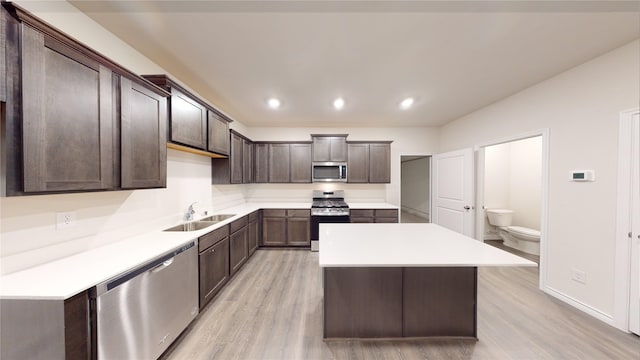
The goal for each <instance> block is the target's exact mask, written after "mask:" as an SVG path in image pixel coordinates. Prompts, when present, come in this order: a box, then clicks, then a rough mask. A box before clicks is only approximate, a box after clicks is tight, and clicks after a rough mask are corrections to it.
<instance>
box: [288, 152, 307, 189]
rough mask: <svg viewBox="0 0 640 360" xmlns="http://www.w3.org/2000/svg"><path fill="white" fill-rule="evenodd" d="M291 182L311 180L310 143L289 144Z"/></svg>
mask: <svg viewBox="0 0 640 360" xmlns="http://www.w3.org/2000/svg"><path fill="white" fill-rule="evenodd" d="M290 151H291V182H292V183H310V182H311V144H290Z"/></svg>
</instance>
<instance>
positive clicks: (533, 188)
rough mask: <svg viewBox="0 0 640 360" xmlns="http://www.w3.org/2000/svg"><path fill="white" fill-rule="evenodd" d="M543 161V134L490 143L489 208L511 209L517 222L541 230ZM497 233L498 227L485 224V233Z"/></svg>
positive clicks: (487, 158) (487, 165) (487, 164)
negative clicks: (502, 142) (541, 135)
mask: <svg viewBox="0 0 640 360" xmlns="http://www.w3.org/2000/svg"><path fill="white" fill-rule="evenodd" d="M541 162H542V138H541V137H539V136H538V137H534V138H529V139H524V140H518V141H512V142H508V143H504V144H499V145H493V146H488V147H486V148H485V178H484V185H485V192H484V206H485V208H487V209H491V208H502V209H511V210H513V211H514V214H513V225H517V226H524V227H527V228H530V229H535V230H540V199H541V184H542V183H541V181H542V163H541ZM493 234H495V227H493V226H491V225H489V226H485V235H493ZM486 238H487V239H488V238H495V236H489V237H486Z"/></svg>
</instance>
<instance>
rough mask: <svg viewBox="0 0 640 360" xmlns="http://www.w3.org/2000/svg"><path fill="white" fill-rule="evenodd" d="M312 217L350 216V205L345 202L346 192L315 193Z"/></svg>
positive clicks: (318, 191)
mask: <svg viewBox="0 0 640 360" xmlns="http://www.w3.org/2000/svg"><path fill="white" fill-rule="evenodd" d="M311 215H321V216H327V215H331V216H345V215H346V216H348V215H349V205H347V203H346V202H345V201H344V191H343V190H334V191H321V190H314V191H313V203H312V204H311Z"/></svg>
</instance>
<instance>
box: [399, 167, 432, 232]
mask: <svg viewBox="0 0 640 360" xmlns="http://www.w3.org/2000/svg"><path fill="white" fill-rule="evenodd" d="M401 175H402V176H401V190H402V191H401V193H402V194H401V205H402V210H404V211H408V212H410V213H412V214H415V215H418V216H422V217H424V218H425V219H429V196H430V186H431V179H430V175H429V158H428V157H423V158H418V159H413V160H409V161H404V162H403V163H402V165H401Z"/></svg>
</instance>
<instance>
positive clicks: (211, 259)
mask: <svg viewBox="0 0 640 360" xmlns="http://www.w3.org/2000/svg"><path fill="white" fill-rule="evenodd" d="M198 262H199V266H200V309H202V308H203V307H204V306H205V305H206V304H207V303H208V302H209V301H211V299H212V298H213V296H214V295H215V294H216V293H217V292H218V291H220V289H221V288H222V287H223V286H224V284H225V283H226V282H227V280H228V279H229V238H224V239H223V240H222V241H220V242H218V243H217V244H215V245H214V246H211V247H209V248H208V249H206V250H204V251H203V252H201V253H200V256H199V259H198Z"/></svg>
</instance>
